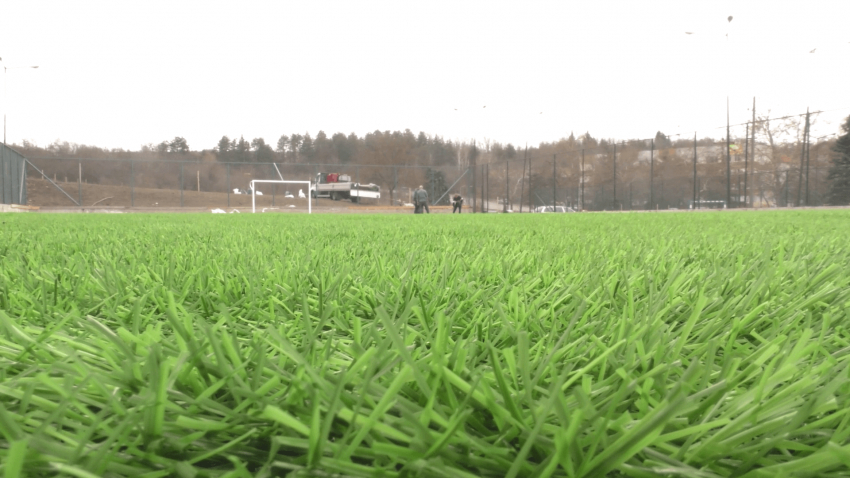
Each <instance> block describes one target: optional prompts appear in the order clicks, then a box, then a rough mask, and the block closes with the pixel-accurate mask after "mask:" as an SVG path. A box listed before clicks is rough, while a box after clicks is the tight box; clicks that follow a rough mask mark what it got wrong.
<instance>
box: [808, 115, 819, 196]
mask: <svg viewBox="0 0 850 478" xmlns="http://www.w3.org/2000/svg"><path fill="white" fill-rule="evenodd" d="M810 129H811V123H810V122H809V110H808V108H806V206H808V205H809V150H811V148H812V138H811V134H812V133H811V131H810ZM815 160H817V156H815Z"/></svg>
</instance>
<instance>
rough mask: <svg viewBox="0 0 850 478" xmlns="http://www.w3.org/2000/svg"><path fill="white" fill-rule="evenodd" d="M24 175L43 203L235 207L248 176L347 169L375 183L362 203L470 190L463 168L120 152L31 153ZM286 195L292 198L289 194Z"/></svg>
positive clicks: (262, 190)
mask: <svg viewBox="0 0 850 478" xmlns="http://www.w3.org/2000/svg"><path fill="white" fill-rule="evenodd" d="M29 163H30V166H29V168H30V169H31V172H30V180H31V181H36V183H35V184H36V185H37V186H38V187H37V188H36V190H37V194H35V196H34V197H32V198H31V201H30V202H31V203H33V204H36V205H41V206H74V205H81V206H93V205H102V206H116V207H145V208H150V207H187V208H188V207H195V208H197V207H236V206H243V207H244V206H249V205H250V204H251V197H250V192H251V191H250V182H251V181H252V180H255V179H264V180H269V179H271V180H278V179H281V178H283V179H285V180H297V181H305V180H310V181H315V179H316V176H317V175H318V174H320V173H329V172H335V173H339V174H347V175H349V176H350V177H351V180H352V182H354V183H358V184H363V185H367V184H375V185H377V186H378V187H379V188H380V193H381V194H380V199H363V200H362V201H363V202H364V203H366V204H372V205H383V206H390V205H395V206H403V205H406V204H410V203H411V202H412V196H413V191H414V190H415V189H416V188H418V187H419V186H422V187H423V188H425V189H426V190H427V191H428V194H429V198H430V200H431V202H432V203H433V204H435V205H449V204H450V199H449V197H450V194H449V192H450V189H451V191H455V192H459V193H461V194H464V195H465V194H466V193H467V190H471V174H470V169H469V168H457V167H452V166H443V167H427V166H403V165H398V166H394V165H390V166H384V165H339V164H281V163H221V162H179V161H136V160H120V159H109V160H103V159H71V158H51V157H35V158H30V159H29ZM258 193H259V194H260V195H258V196H257V197H256V200H257V206H260V207H274V206H279V205H280V204H282V203H281V201H282V200H283V199H284V198H286V197H287V196H291V197H293V198H298V197H300V196H301V195H304V196H306V195H307V194H310V191H309V190H307V188H304V187H297V188H296V187H295V186H294V185H286V184H262V185H260V186H258ZM290 202H291V201H290Z"/></svg>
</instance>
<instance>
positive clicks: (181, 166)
mask: <svg viewBox="0 0 850 478" xmlns="http://www.w3.org/2000/svg"><path fill="white" fill-rule="evenodd" d="M180 207H183V163H180Z"/></svg>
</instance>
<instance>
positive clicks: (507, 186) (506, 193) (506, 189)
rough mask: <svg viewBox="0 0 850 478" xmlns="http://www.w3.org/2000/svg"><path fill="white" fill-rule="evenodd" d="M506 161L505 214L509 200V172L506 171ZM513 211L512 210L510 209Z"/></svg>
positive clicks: (506, 169) (506, 163) (506, 167)
mask: <svg viewBox="0 0 850 478" xmlns="http://www.w3.org/2000/svg"><path fill="white" fill-rule="evenodd" d="M508 164H510V163H509V162H508V161H505V209H504V210H505V212H508V202H509V201H510V199H511V184H510V171H509V170H508ZM511 210H513V208H511Z"/></svg>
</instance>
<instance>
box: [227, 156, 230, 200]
mask: <svg viewBox="0 0 850 478" xmlns="http://www.w3.org/2000/svg"><path fill="white" fill-rule="evenodd" d="M227 207H230V163H227Z"/></svg>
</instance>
